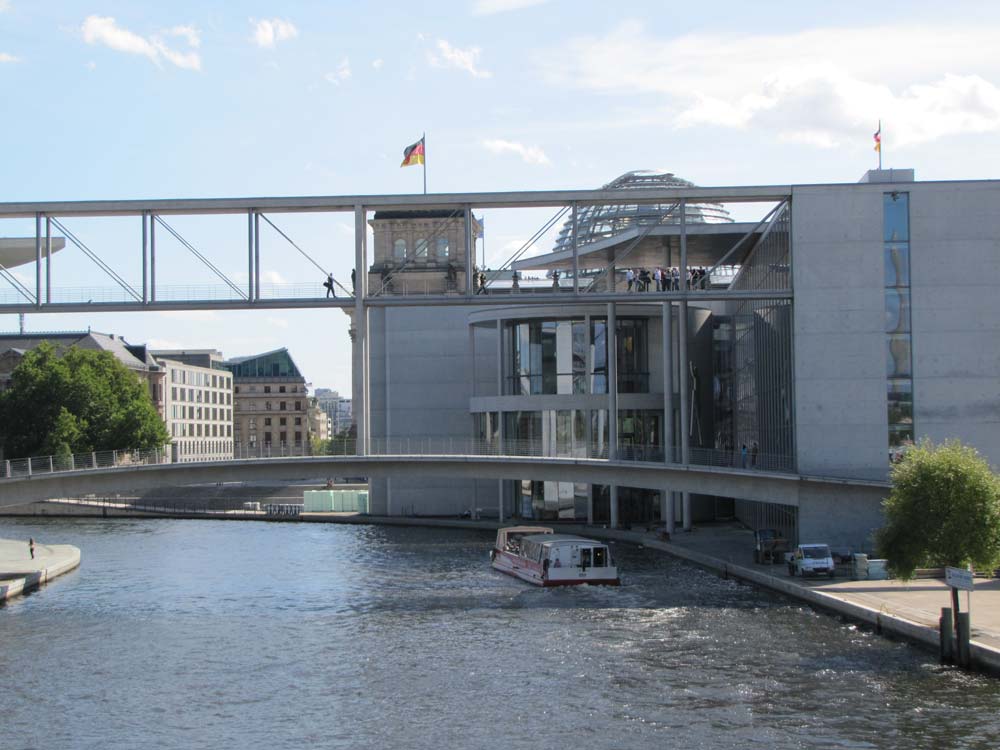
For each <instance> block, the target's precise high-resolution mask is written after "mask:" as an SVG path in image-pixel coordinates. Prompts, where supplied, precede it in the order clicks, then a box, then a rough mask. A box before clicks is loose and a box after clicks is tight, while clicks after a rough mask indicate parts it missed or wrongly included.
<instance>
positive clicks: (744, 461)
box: [740, 443, 747, 469]
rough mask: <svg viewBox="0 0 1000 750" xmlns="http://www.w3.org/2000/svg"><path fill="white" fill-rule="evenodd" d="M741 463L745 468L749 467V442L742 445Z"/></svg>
mask: <svg viewBox="0 0 1000 750" xmlns="http://www.w3.org/2000/svg"><path fill="white" fill-rule="evenodd" d="M740 465H741V466H742V467H743V468H744V469H745V468H746V467H747V444H746V443H743V444H742V445H741V446H740Z"/></svg>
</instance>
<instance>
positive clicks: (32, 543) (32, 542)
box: [28, 537, 35, 560]
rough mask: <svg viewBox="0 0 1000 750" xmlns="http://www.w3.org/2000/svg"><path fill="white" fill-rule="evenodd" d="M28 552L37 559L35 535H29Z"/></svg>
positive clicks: (32, 557)
mask: <svg viewBox="0 0 1000 750" xmlns="http://www.w3.org/2000/svg"><path fill="white" fill-rule="evenodd" d="M28 553H29V554H30V555H31V559H32V560H34V559H35V540H34V538H33V537H28Z"/></svg>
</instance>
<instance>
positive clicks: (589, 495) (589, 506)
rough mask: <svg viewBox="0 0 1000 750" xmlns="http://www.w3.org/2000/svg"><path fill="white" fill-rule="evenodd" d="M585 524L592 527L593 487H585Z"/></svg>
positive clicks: (589, 485)
mask: <svg viewBox="0 0 1000 750" xmlns="http://www.w3.org/2000/svg"><path fill="white" fill-rule="evenodd" d="M587 524H588V525H590V526H593V525H594V485H592V484H588V485H587Z"/></svg>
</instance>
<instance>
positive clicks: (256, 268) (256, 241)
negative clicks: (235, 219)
mask: <svg viewBox="0 0 1000 750" xmlns="http://www.w3.org/2000/svg"><path fill="white" fill-rule="evenodd" d="M253 272H254V280H253V298H254V299H257V300H259V299H260V214H259V213H257V212H256V211H254V214H253Z"/></svg>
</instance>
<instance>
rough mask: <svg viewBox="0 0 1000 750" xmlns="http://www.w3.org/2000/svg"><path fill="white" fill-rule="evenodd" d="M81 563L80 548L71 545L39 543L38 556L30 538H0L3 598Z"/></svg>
mask: <svg viewBox="0 0 1000 750" xmlns="http://www.w3.org/2000/svg"><path fill="white" fill-rule="evenodd" d="M79 564H80V550H79V548H77V547H74V546H73V545H71V544H39V543H38V542H35V555H34V557H32V556H31V549H30V548H29V546H28V540H27V539H0V601H4V600H5V599H9V598H10V597H12V596H17V595H18V594H23V593H24V592H26V591H30V590H31V589H33V588H37V587H38V586H40V585H41V584H43V583H45V582H47V581H48V580H49V579H51V578H55V577H56V576H58V575H62V574H63V573H66V572H68V571H70V570H73V569H74V568H75V567H77V566H78V565H79Z"/></svg>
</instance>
